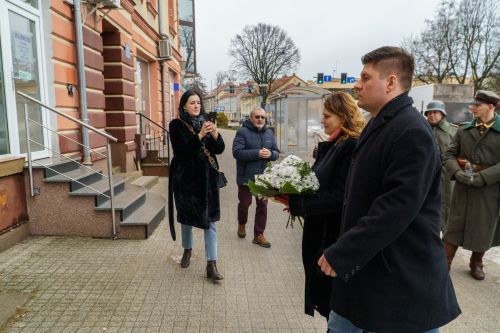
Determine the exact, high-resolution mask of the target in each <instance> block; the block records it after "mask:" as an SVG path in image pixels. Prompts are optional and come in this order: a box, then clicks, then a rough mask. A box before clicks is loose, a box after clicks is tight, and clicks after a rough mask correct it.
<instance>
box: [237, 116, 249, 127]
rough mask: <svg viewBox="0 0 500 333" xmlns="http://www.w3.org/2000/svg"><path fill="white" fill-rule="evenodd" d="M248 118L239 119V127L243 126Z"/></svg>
mask: <svg viewBox="0 0 500 333" xmlns="http://www.w3.org/2000/svg"><path fill="white" fill-rule="evenodd" d="M249 118H250V117H248V116H243V117H241V119H240V121H239V122H240V126H243V123H244V122H245V121H247V120H248V119H249Z"/></svg>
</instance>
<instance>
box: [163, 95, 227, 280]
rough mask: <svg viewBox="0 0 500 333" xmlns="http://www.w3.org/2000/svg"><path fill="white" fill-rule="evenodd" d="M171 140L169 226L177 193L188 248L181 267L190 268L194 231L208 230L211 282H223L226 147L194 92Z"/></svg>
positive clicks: (184, 97) (173, 127)
mask: <svg viewBox="0 0 500 333" xmlns="http://www.w3.org/2000/svg"><path fill="white" fill-rule="evenodd" d="M170 140H171V143H172V149H173V151H174V157H173V159H172V162H171V166H170V175H169V222H170V226H171V229H172V228H173V207H172V202H171V198H172V195H171V194H172V193H173V197H174V199H175V206H176V208H177V221H178V222H180V223H181V235H182V247H183V248H184V253H183V255H182V259H181V267H183V268H186V267H188V266H189V264H190V259H191V251H192V247H193V231H192V229H193V227H196V228H201V229H204V230H203V231H204V238H205V256H206V258H207V278H209V279H211V280H213V281H217V280H222V279H223V278H224V277H223V276H222V275H221V274H220V273H219V272H218V270H217V266H216V261H217V230H216V228H215V222H216V221H219V219H220V202H219V186H218V183H217V179H218V171H217V168H218V164H217V159H216V157H215V155H219V154H222V152H223V151H224V148H225V146H224V141H223V140H222V137H221V135H220V134H219V133H218V132H217V127H216V125H215V124H214V123H212V122H210V121H208V120H207V121H205V111H204V109H203V105H202V103H201V97H200V95H199V94H198V93H196V92H195V91H193V90H188V91H186V92H185V93H184V94H183V95H182V97H181V100H180V103H179V118H177V119H174V120H172V121H171V122H170ZM174 234H175V232H174Z"/></svg>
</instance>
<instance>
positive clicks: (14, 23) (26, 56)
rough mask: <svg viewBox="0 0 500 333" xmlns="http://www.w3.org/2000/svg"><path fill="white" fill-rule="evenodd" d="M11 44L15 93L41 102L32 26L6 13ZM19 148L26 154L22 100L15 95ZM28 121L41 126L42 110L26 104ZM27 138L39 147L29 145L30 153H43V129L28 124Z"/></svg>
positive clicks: (16, 15) (16, 16)
mask: <svg viewBox="0 0 500 333" xmlns="http://www.w3.org/2000/svg"><path fill="white" fill-rule="evenodd" d="M9 24H10V40H11V53H12V78H13V84H14V90H15V91H21V92H23V93H25V94H27V95H29V96H31V97H33V98H36V99H38V100H40V99H41V98H40V78H39V75H38V64H37V61H36V59H37V58H38V56H37V53H38V50H37V45H36V44H37V43H36V38H35V37H36V29H35V22H34V21H32V20H30V19H28V18H26V17H23V16H21V15H19V14H17V13H14V12H12V11H10V10H9ZM16 110H17V123H18V133H19V148H20V152H21V153H26V128H25V122H24V98H22V97H21V96H19V95H17V94H16ZM28 117H29V118H30V119H32V120H34V121H36V122H37V123H39V124H43V120H42V110H41V108H40V107H39V106H37V105H35V104H33V103H29V104H28ZM28 126H29V127H30V128H29V130H30V138H31V139H32V140H33V141H35V142H38V143H40V144H34V143H32V144H31V150H32V151H40V150H44V147H43V145H44V140H43V139H44V138H43V134H44V131H43V127H41V126H39V125H37V124H35V123H33V122H30V123H29V124H28Z"/></svg>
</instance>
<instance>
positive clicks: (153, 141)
mask: <svg viewBox="0 0 500 333" xmlns="http://www.w3.org/2000/svg"><path fill="white" fill-rule="evenodd" d="M136 114H137V115H138V116H139V131H140V133H139V134H144V135H145V136H146V147H147V149H148V150H157V151H158V157H157V161H158V162H159V163H160V164H162V165H166V166H168V164H167V163H165V162H163V159H164V158H165V157H166V158H167V160H168V161H169V163H170V144H169V136H168V130H167V129H166V128H165V127H163V126H161V125H159V124H157V123H156V122H155V121H153V120H152V119H151V118H149V117H147V116H145V115H143V114H142V113H140V112H137V113H136Z"/></svg>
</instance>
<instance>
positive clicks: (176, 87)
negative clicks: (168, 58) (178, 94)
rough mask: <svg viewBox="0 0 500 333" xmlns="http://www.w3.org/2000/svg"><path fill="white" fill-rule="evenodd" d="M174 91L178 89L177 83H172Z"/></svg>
mask: <svg viewBox="0 0 500 333" xmlns="http://www.w3.org/2000/svg"><path fill="white" fill-rule="evenodd" d="M174 91H179V84H178V83H174Z"/></svg>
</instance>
